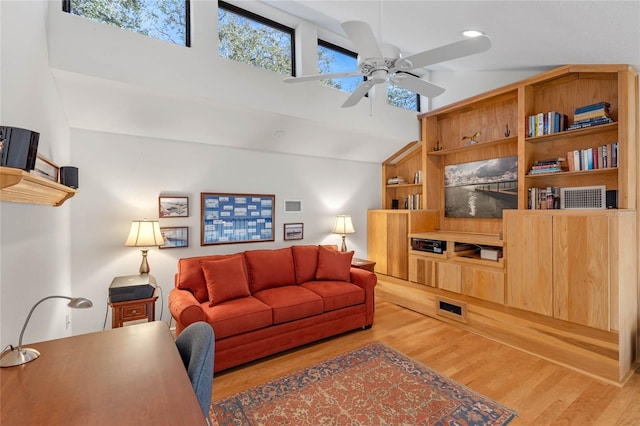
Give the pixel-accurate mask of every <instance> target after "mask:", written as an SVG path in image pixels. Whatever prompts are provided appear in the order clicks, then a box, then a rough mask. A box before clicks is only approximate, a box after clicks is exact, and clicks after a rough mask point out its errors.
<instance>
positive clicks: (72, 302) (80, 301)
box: [0, 296, 93, 367]
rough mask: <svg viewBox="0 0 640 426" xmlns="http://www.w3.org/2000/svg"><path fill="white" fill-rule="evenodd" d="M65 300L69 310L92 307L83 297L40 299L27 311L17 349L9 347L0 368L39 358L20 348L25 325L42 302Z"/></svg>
mask: <svg viewBox="0 0 640 426" xmlns="http://www.w3.org/2000/svg"><path fill="white" fill-rule="evenodd" d="M55 298H59V299H67V300H69V303H67V306H68V307H70V308H76V309H84V308H90V307H92V306H93V303H92V302H91V300H89V299H85V298H84V297H78V298H71V297H68V296H47V297H45V298H44V299H40V300H39V301H38V302H37V303H36V304H35V305H33V308H31V310H30V311H29V315H27V320H26V321H25V322H24V325H23V326H22V331H20V339H18V347H17V348H14V347H13V346H11V351H10V352H8V353H6V354H5V355H4V356H3V357H2V359H0V367H15V366H16V365H22V364H26V363H27V362H29V361H33V360H34V359H36V358H38V357H39V356H40V352H38V351H37V350H35V349H32V348H23V347H22V336H24V330H25V329H26V328H27V324H29V320H30V319H31V314H33V311H34V310H35V309H36V306H38V305H39V304H40V303H42V302H44V301H45V300H47V299H55Z"/></svg>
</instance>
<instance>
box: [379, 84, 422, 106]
mask: <svg viewBox="0 0 640 426" xmlns="http://www.w3.org/2000/svg"><path fill="white" fill-rule="evenodd" d="M387 103H388V104H390V105H395V106H397V107H400V108H404V109H408V110H411V111H417V112H420V95H418V94H417V93H415V92H412V91H410V90H407V89H403V88H402V87H398V86H395V85H393V84H387Z"/></svg>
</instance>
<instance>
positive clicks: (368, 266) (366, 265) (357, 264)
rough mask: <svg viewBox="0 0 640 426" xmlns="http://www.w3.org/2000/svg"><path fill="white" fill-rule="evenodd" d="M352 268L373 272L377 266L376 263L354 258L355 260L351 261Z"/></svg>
mask: <svg viewBox="0 0 640 426" xmlns="http://www.w3.org/2000/svg"><path fill="white" fill-rule="evenodd" d="M351 266H353V267H354V268H360V269H364V270H365V271H369V272H373V267H374V266H376V262H374V261H372V260H367V259H358V258H357V257H354V258H353V259H351Z"/></svg>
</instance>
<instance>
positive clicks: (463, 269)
mask: <svg viewBox="0 0 640 426" xmlns="http://www.w3.org/2000/svg"><path fill="white" fill-rule="evenodd" d="M409 237H410V238H411V239H419V240H434V241H444V242H445V244H446V249H445V250H443V252H442V253H431V252H426V251H420V250H416V249H413V248H411V249H410V250H409V281H412V282H416V283H419V284H425V285H428V286H431V287H437V288H439V289H441V290H446V291H450V292H453V293H459V294H464V295H467V296H471V297H475V298H478V299H482V300H487V301H490V302H496V303H504V288H505V287H504V286H505V277H504V262H503V259H502V258H501V257H500V258H498V260H488V259H482V257H481V255H480V249H481V248H482V247H484V248H490V249H492V250H494V251H495V252H500V253H501V252H502V246H503V242H502V241H501V240H500V239H499V236H497V235H486V234H472V233H463V232H439V231H432V232H421V233H420V232H419V233H413V234H409Z"/></svg>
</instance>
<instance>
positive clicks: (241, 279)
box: [200, 253, 251, 306]
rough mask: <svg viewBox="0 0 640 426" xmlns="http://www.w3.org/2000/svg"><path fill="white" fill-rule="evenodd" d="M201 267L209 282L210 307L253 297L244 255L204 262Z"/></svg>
mask: <svg viewBox="0 0 640 426" xmlns="http://www.w3.org/2000/svg"><path fill="white" fill-rule="evenodd" d="M200 265H201V266H202V272H204V277H205V280H206V281H207V291H208V293H209V301H210V303H209V306H214V305H217V304H219V303H222V302H226V301H227V300H232V299H238V298H240V297H247V296H251V293H250V292H249V280H248V278H247V268H246V266H245V264H244V255H243V254H242V253H240V254H237V255H234V256H231V257H228V258H226V259H219V260H209V261H204V260H203V261H201V262H200Z"/></svg>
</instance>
